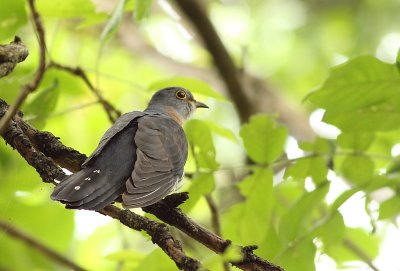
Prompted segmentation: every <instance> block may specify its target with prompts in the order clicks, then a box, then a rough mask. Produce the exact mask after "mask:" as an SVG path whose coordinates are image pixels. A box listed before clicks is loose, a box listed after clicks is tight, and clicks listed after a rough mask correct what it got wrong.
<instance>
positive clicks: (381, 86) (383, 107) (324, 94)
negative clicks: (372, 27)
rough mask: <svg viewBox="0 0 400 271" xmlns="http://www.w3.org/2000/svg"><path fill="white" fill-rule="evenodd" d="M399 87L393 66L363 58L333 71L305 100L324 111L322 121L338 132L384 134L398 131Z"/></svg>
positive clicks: (398, 75) (398, 76) (369, 57)
mask: <svg viewBox="0 0 400 271" xmlns="http://www.w3.org/2000/svg"><path fill="white" fill-rule="evenodd" d="M399 85H400V72H399V69H398V68H397V67H396V65H395V64H387V63H384V62H382V61H380V60H378V59H376V58H374V57H372V56H364V57H358V58H355V59H353V60H350V61H348V62H346V63H344V64H342V65H339V66H337V67H335V68H333V69H332V70H331V73H330V75H329V78H328V79H327V80H326V81H325V83H324V84H323V85H322V87H320V88H319V89H318V90H317V91H315V92H313V93H311V94H310V95H309V97H308V99H309V100H310V101H311V102H312V103H314V104H315V105H316V106H318V107H321V108H324V109H326V112H325V114H324V117H323V121H325V122H327V123H330V124H333V125H335V126H336V127H338V128H339V129H341V130H342V131H347V132H354V131H358V132H371V131H388V130H394V129H398V128H400V109H399V101H400V89H399Z"/></svg>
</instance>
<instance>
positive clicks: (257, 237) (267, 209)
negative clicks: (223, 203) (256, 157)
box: [223, 168, 274, 244]
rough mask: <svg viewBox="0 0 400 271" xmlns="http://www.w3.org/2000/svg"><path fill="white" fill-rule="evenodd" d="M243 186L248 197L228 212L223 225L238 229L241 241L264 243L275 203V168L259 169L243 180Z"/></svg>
mask: <svg viewBox="0 0 400 271" xmlns="http://www.w3.org/2000/svg"><path fill="white" fill-rule="evenodd" d="M239 189H240V192H241V194H243V196H244V197H245V198H246V200H245V201H244V202H242V203H239V204H236V205H234V206H232V207H231V209H229V211H228V212H227V213H226V214H225V215H224V224H225V225H224V227H223V228H224V230H227V231H229V230H230V232H234V233H235V236H234V237H236V238H238V240H239V241H240V242H245V243H248V244H261V241H263V238H264V236H265V235H266V234H267V233H268V229H269V225H270V222H269V221H270V216H271V210H272V206H273V204H274V197H273V187H272V172H271V170H270V169H267V168H263V169H257V170H256V171H255V172H254V173H253V174H252V175H250V176H249V177H247V178H245V179H244V180H242V182H241V183H240V184H239ZM232 237H233V236H231V237H228V238H232Z"/></svg>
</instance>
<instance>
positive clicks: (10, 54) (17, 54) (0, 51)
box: [0, 36, 28, 78]
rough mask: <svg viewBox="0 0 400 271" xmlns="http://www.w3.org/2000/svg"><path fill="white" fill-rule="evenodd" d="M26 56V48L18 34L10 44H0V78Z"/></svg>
mask: <svg viewBox="0 0 400 271" xmlns="http://www.w3.org/2000/svg"><path fill="white" fill-rule="evenodd" d="M27 56H28V49H27V48H26V47H25V45H24V44H23V43H22V41H21V39H20V38H19V37H18V36H15V38H14V41H13V42H11V43H10V44H6V45H0V78H1V77H4V76H6V75H7V74H9V73H10V72H12V71H13V70H14V68H15V66H16V65H17V63H19V62H22V61H24V60H25V58H26V57H27Z"/></svg>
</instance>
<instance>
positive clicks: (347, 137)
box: [337, 132, 375, 151]
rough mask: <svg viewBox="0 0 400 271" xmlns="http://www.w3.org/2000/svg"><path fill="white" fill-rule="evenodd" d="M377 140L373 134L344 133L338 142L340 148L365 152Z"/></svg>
mask: <svg viewBox="0 0 400 271" xmlns="http://www.w3.org/2000/svg"><path fill="white" fill-rule="evenodd" d="M374 139H375V134H373V133H357V132H355V133H342V134H340V135H339V136H338V138H337V142H338V144H339V146H340V147H342V148H345V149H353V150H358V151H365V150H366V149H368V147H369V146H370V145H371V143H372V142H373V141H374Z"/></svg>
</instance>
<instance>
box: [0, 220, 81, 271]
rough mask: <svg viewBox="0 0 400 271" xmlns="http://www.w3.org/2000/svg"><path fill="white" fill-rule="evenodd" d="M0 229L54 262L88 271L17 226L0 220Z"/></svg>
mask: <svg viewBox="0 0 400 271" xmlns="http://www.w3.org/2000/svg"><path fill="white" fill-rule="evenodd" d="M0 229H2V230H3V232H4V233H5V234H7V235H9V236H11V237H13V238H15V239H18V240H20V241H22V242H24V243H25V244H26V245H28V246H30V247H32V248H34V249H36V250H37V251H39V252H40V253H42V254H43V255H45V256H46V257H48V258H50V259H51V260H53V261H54V262H57V263H59V264H61V265H64V266H65V267H68V268H69V269H71V270H74V271H84V270H86V269H84V268H82V267H80V266H79V265H77V264H76V263H74V262H72V261H70V260H69V259H67V258H65V257H64V256H63V255H61V254H59V253H58V252H56V251H54V250H52V249H51V248H49V247H47V246H45V245H44V244H42V243H41V242H39V241H38V240H35V239H33V238H32V237H31V236H29V235H28V234H26V233H25V232H23V231H21V230H20V229H17V228H16V227H15V226H13V225H11V224H9V223H7V222H6V221H3V220H0Z"/></svg>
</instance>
